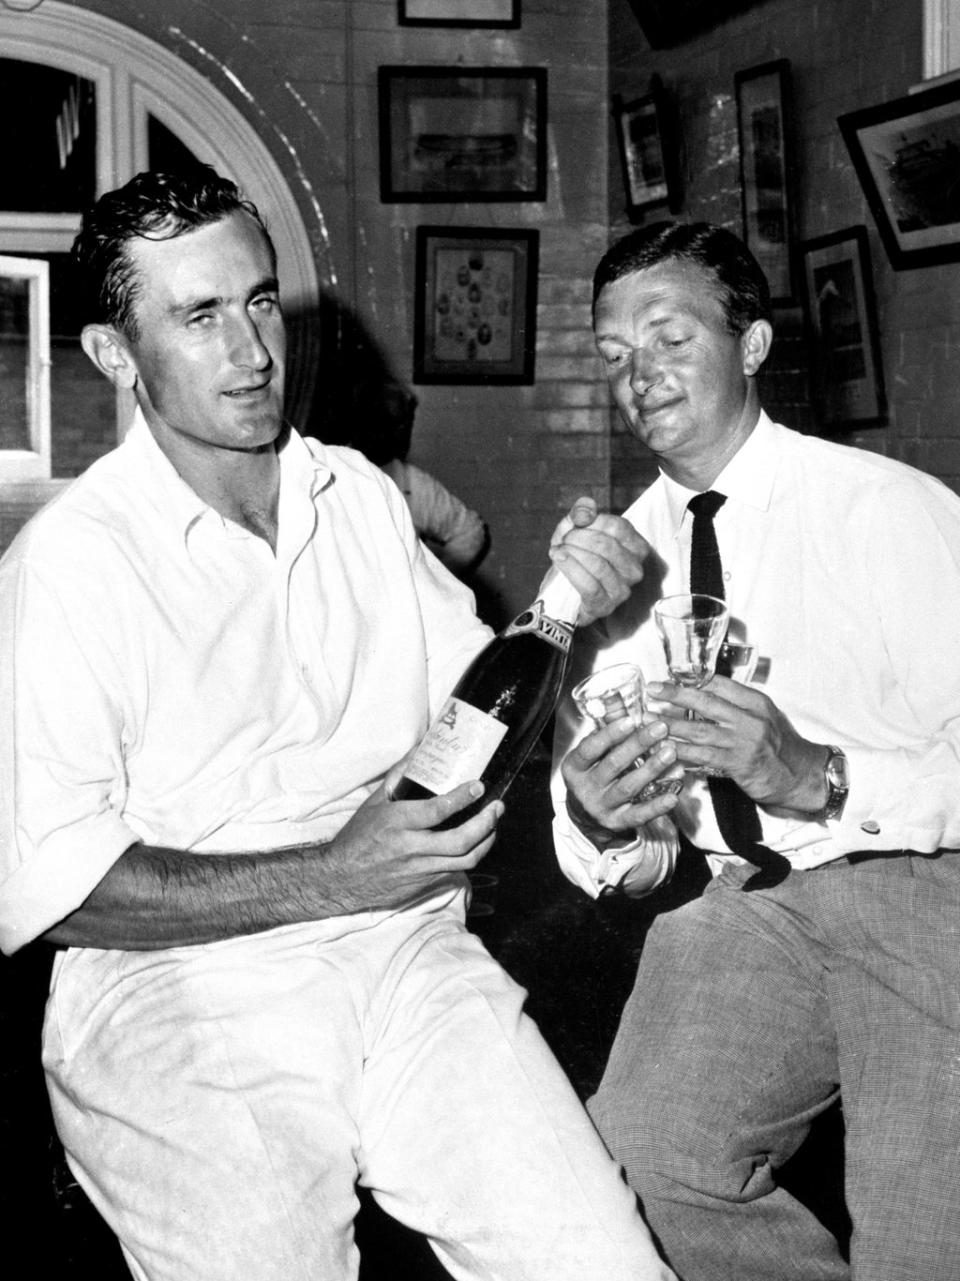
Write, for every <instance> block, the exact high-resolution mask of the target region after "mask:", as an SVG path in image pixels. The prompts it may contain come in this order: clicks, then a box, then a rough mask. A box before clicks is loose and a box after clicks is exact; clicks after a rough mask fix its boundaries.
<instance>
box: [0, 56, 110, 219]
mask: <svg viewBox="0 0 960 1281" xmlns="http://www.w3.org/2000/svg"><path fill="white" fill-rule="evenodd" d="M0 112H2V115H0V119H2V120H3V121H4V123H5V128H4V135H3V148H4V155H3V166H2V168H0V209H3V210H6V211H9V212H12V213H77V212H79V211H80V210H82V209H85V208H86V207H87V206H88V205H89V204H91V203H92V201H93V198H94V194H95V189H96V132H97V131H96V86H95V85H94V83H93V81H92V80H86V79H84V78H83V77H82V76H75V75H73V74H72V73H71V72H69V71H61V70H60V69H59V68H57V67H45V66H42V65H41V64H40V63H36V62H21V61H19V60H18V59H16V58H0Z"/></svg>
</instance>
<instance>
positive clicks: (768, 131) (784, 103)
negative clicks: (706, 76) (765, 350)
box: [734, 58, 796, 303]
mask: <svg viewBox="0 0 960 1281" xmlns="http://www.w3.org/2000/svg"><path fill="white" fill-rule="evenodd" d="M789 78H790V63H789V62H788V61H787V59H786V58H780V59H778V61H776V62H765V63H763V65H762V66H759V67H751V68H750V69H749V70H747V71H738V72H737V74H736V76H735V77H734V84H735V88H736V98H737V129H738V133H739V141H740V194H741V201H742V207H743V238H744V240H745V241H746V243H747V245H748V247H749V248H750V251H751V253H752V254H753V256H754V257H755V258H756V259H757V261H758V262H759V264H760V266H761V267H762V268H763V270H764V272H765V274H766V277H767V280H768V281H769V283H770V295H771V298H772V299H773V301H774V302H781V303H786V302H793V301H794V298H795V295H796V287H795V281H794V264H793V260H794V254H793V245H792V217H791V207H790V206H791V202H790V191H789V182H788V177H789V172H790V155H789V142H788V130H789V124H788V119H787V113H788V110H789V101H788V98H789Z"/></svg>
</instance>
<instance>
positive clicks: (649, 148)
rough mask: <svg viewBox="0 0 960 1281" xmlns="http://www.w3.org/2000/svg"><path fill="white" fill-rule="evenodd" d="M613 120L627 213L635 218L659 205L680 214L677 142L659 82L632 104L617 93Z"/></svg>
mask: <svg viewBox="0 0 960 1281" xmlns="http://www.w3.org/2000/svg"><path fill="white" fill-rule="evenodd" d="M613 118H614V125H615V128H616V134H617V147H618V150H619V152H620V167H621V171H622V173H623V189H624V193H625V195H626V211H627V214H628V215H629V216H630V217H631V218H632V217H634V216H635V215H636V214H639V213H642V212H643V211H645V210H647V209H649V208H651V207H652V206H655V205H666V206H667V207H668V208H669V210H670V212H671V213H676V211H677V209H678V208H679V193H678V166H677V163H676V139H675V136H674V130H673V128H672V122H671V118H670V111H669V104H668V101H667V97H666V94H665V93H664V90H663V86H662V85H661V83H660V81H659V79H658V78H656V77H654V80H653V83H652V84H651V86H650V91H649V92H648V93H645V94H643V95H642V96H641V97H639V98H634V99H633V101H631V102H625V101H624V100H623V98H622V97H621V96H620V95H619V94H614V97H613Z"/></svg>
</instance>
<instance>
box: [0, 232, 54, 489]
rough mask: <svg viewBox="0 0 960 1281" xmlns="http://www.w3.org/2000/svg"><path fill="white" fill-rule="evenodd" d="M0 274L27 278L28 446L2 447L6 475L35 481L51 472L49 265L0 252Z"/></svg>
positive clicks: (15, 478) (1, 453)
mask: <svg viewBox="0 0 960 1281" xmlns="http://www.w3.org/2000/svg"><path fill="white" fill-rule="evenodd" d="M0 276H6V277H12V278H13V279H14V280H26V281H27V316H28V329H27V371H26V380H27V388H26V392H27V395H26V400H27V438H28V440H29V443H30V448H29V449H3V450H0V458H2V459H3V473H2V474H3V476H4V478H5V479H9V480H12V481H25V480H28V481H32V480H39V479H45V478H49V476H50V268H49V266H48V264H47V263H46V262H45V261H44V260H43V259H42V258H10V257H7V256H5V255H3V254H0Z"/></svg>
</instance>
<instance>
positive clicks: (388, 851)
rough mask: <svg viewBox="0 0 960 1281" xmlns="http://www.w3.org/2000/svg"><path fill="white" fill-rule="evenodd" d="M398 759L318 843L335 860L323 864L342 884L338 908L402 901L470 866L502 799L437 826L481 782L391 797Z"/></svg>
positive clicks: (476, 792) (490, 834)
mask: <svg viewBox="0 0 960 1281" xmlns="http://www.w3.org/2000/svg"><path fill="white" fill-rule="evenodd" d="M403 764H404V763H403V762H401V764H400V765H399V766H397V767H395V768H394V769H392V770H391V771H390V773H389V774H388V776H387V778H386V780H385V782H384V783H383V785H382V786H381V787H379V788H378V789H377V791H375V792H374V793H373V794H372V795H371V796H369V797H368V798H367V800H366V801H364V803H363V804H362V805H361V806H360V808H359V809H358V810H357V811H356V813H355V814H354V815H353V816H352V818H350V820H349V821H348V822H347V823H346V824H345V825H344V826H343V827H342V828H341V830H340V832H339V833H338V834H337V835H336V836H335V837H334V838H333V840H332V841H331V842H330V843H329V844H328V845H326V846H325V847H324V858H325V859H328V860H330V861H331V862H334V861H335V868H334V867H331V869H330V870H331V871H334V870H335V872H336V883H337V884H338V885H339V886H341V887H342V894H343V905H342V910H343V911H344V912H361V911H366V910H371V909H375V908H383V907H402V906H403V905H404V904H405V903H409V902H412V901H413V900H415V899H417V898H420V897H422V895H423V893H424V890H428V889H429V888H430V887H431V885H432V884H434V883H436V882H437V881H438V880H439V879H441V878H442V877H444V876H449V875H450V874H451V873H452V872H468V871H470V869H471V868H474V867H476V866H477V864H478V863H479V862H480V860H481V859H482V858H483V857H484V855H485V854H487V853H488V852H489V850H490V847H491V846H492V845H493V841H494V837H495V835H496V828H497V823H498V822H499V821H500V817H501V815H502V814H503V810H504V805H503V801H499V800H498V801H491V802H490V804H489V805H485V806H484V807H483V808H482V809H481V810H480V811H479V813H477V814H475V815H474V816H473V817H472V818H469V819H467V820H466V822H464V823H461V824H459V825H457V826H454V827H450V828H449V829H447V830H445V831H442V832H440V831H437V830H436V828H437V826H438V824H440V823H443V822H444V821H445V820H447V819H449V818H451V817H453V816H454V815H456V814H457V813H459V812H460V811H461V810H463V809H466V807H467V806H468V805H471V804H473V802H474V801H475V800H476V799H477V798H478V797H479V796H482V795H483V785H482V784H481V783H478V782H471V783H462V784H461V785H460V786H459V787H455V788H454V789H453V791H451V792H448V793H447V794H446V795H445V796H434V797H431V798H430V799H428V800H421V801H392V800H390V799H389V797H390V790H391V787H394V786H396V784H397V783H398V782H399V780H400V777H401V775H402V773H403ZM333 883H334V881H333V878H331V884H333Z"/></svg>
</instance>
